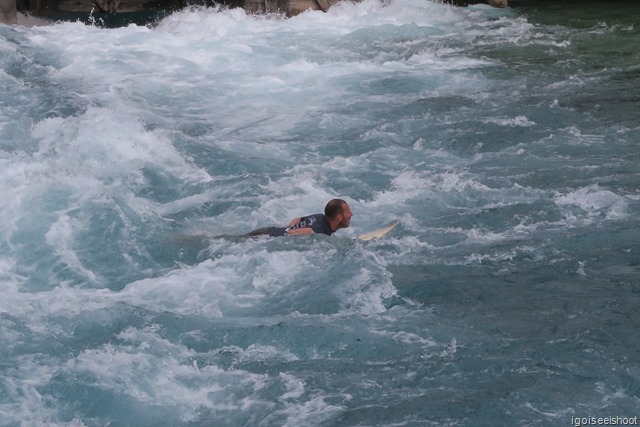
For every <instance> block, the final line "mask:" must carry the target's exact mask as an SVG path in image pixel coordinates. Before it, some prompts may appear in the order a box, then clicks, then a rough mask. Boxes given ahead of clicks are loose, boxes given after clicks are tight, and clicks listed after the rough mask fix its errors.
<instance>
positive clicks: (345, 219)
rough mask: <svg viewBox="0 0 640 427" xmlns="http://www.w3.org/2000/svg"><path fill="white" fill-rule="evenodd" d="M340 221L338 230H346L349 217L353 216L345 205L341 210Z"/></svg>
mask: <svg viewBox="0 0 640 427" xmlns="http://www.w3.org/2000/svg"><path fill="white" fill-rule="evenodd" d="M341 215H342V219H341V220H340V228H347V227H348V226H349V224H351V217H352V216H353V214H352V213H351V208H349V205H347V204H346V203H345V204H344V207H343V208H342V214H341Z"/></svg>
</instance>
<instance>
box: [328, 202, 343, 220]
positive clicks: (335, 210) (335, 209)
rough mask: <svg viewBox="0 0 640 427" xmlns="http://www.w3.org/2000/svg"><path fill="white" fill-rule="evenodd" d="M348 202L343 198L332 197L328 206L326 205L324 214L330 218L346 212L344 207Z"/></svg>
mask: <svg viewBox="0 0 640 427" xmlns="http://www.w3.org/2000/svg"><path fill="white" fill-rule="evenodd" d="M346 204H347V202H345V201H344V200H342V199H331V200H329V203H327V206H325V207H324V214H325V216H328V217H329V218H335V217H337V216H338V215H340V214H344V207H345V205H346Z"/></svg>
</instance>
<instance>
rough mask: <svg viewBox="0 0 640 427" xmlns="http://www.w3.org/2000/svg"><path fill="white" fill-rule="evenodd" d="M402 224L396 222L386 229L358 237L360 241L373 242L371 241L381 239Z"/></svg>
mask: <svg viewBox="0 0 640 427" xmlns="http://www.w3.org/2000/svg"><path fill="white" fill-rule="evenodd" d="M398 224H400V221H395V222H393V223H391V224H389V225H387V226H386V227H383V228H379V229H377V230H373V231H370V232H368V233H364V234H361V235H359V236H358V239H360V240H371V239H379V238H381V237H384V236H385V235H386V234H387V233H388V232H390V231H391V230H393V229H394V228H396V225H398Z"/></svg>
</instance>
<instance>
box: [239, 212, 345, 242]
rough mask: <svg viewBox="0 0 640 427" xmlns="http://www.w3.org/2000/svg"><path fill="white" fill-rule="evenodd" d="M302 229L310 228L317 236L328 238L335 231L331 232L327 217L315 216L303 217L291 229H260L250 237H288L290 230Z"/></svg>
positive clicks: (250, 234)
mask: <svg viewBox="0 0 640 427" xmlns="http://www.w3.org/2000/svg"><path fill="white" fill-rule="evenodd" d="M300 228H310V229H311V230H313V232H314V233H316V234H326V235H327V236H331V235H332V234H333V230H331V225H330V224H329V221H327V217H326V216H324V215H323V214H314V215H309V216H303V217H302V218H300V221H298V223H297V224H294V225H292V226H291V227H267V228H259V229H258V230H255V231H252V232H251V233H249V234H248V235H249V236H259V235H264V234H268V235H269V236H271V237H279V236H287V235H289V230H298V229H300Z"/></svg>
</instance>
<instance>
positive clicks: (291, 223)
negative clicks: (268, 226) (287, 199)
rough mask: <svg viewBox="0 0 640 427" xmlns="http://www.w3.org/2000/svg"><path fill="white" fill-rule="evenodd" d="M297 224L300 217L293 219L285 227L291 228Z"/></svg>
mask: <svg viewBox="0 0 640 427" xmlns="http://www.w3.org/2000/svg"><path fill="white" fill-rule="evenodd" d="M299 222H300V217H298V218H293V219H292V220H291V221H289V224H287V227H293V226H294V225H296V224H297V223H299Z"/></svg>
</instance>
